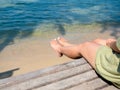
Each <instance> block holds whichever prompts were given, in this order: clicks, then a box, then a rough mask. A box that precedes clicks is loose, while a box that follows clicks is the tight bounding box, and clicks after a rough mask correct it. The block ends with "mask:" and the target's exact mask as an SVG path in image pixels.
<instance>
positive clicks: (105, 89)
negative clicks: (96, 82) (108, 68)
mask: <svg viewBox="0 0 120 90" xmlns="http://www.w3.org/2000/svg"><path fill="white" fill-rule="evenodd" d="M100 90H120V89H118V88H116V87H114V86H108V87H105V88H103V89H100Z"/></svg>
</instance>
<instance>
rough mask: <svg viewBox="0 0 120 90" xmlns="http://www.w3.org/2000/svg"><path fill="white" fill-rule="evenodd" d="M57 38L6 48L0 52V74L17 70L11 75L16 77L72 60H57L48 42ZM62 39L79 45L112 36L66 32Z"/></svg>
mask: <svg viewBox="0 0 120 90" xmlns="http://www.w3.org/2000/svg"><path fill="white" fill-rule="evenodd" d="M57 36H58V35H56V36H51V37H47V38H46V37H45V38H44V39H41V38H40V37H39V38H37V39H24V40H21V41H17V42H15V43H14V44H11V45H8V46H6V47H5V48H4V49H3V50H2V51H1V52H0V62H1V64H0V72H1V73H2V72H7V71H8V70H12V69H15V68H18V70H16V71H14V73H13V74H12V76H16V75H21V74H25V73H27V72H32V71H35V70H39V69H41V68H46V67H49V66H53V65H57V64H61V63H65V62H69V61H70V60H72V59H69V58H67V57H65V56H63V57H61V58H59V57H58V56H57V55H56V53H55V52H54V51H53V50H52V48H51V47H50V45H49V41H50V40H51V39H52V38H55V37H57ZM59 36H60V35H59ZM63 37H65V38H66V39H68V41H70V42H72V43H81V42H84V41H90V40H93V39H95V38H99V37H100V38H112V37H114V36H111V30H106V31H105V32H103V33H100V31H99V30H95V31H85V32H84V31H79V32H77V31H74V32H67V33H66V34H65V35H64V36H63ZM42 38H43V37H42Z"/></svg>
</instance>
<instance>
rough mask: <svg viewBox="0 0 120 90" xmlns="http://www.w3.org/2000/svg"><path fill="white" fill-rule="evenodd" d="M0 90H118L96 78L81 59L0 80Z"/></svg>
mask: <svg viewBox="0 0 120 90" xmlns="http://www.w3.org/2000/svg"><path fill="white" fill-rule="evenodd" d="M0 90H118V89H117V88H115V87H114V86H112V85H108V84H107V83H106V82H105V81H103V80H102V79H101V78H99V77H98V76H97V74H96V73H95V71H94V70H93V69H92V68H91V66H90V65H89V64H88V63H87V62H86V61H85V60H84V59H83V58H82V59H78V60H74V61H71V62H68V63H64V64H60V65H56V66H52V67H49V68H45V69H41V70H38V71H35V72H31V73H27V74H24V75H21V76H16V77H11V78H6V79H3V80H0Z"/></svg>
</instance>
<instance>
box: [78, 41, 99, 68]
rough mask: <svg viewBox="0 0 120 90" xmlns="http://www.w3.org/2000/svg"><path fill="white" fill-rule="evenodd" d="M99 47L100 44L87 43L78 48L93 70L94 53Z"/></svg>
mask: <svg viewBox="0 0 120 90" xmlns="http://www.w3.org/2000/svg"><path fill="white" fill-rule="evenodd" d="M100 46H101V45H100V44H97V43H94V42H87V43H84V44H82V45H81V46H80V47H81V48H80V52H81V54H82V56H83V57H84V58H85V59H86V60H87V61H88V62H89V63H90V65H91V66H92V67H93V68H95V60H96V53H97V50H98V49H99V48H100Z"/></svg>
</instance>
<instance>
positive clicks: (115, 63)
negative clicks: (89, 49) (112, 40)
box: [95, 38, 120, 88]
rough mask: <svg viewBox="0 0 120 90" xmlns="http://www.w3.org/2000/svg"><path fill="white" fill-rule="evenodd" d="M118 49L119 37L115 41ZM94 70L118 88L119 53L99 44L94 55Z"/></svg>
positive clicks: (119, 86) (119, 79)
mask: <svg viewBox="0 0 120 90" xmlns="http://www.w3.org/2000/svg"><path fill="white" fill-rule="evenodd" d="M116 46H117V48H118V49H119V50H120V38H119V39H117V42H116ZM95 70H96V72H97V73H98V74H99V75H101V76H102V77H103V78H105V79H106V80H108V81H110V82H112V83H113V84H114V85H115V86H116V87H118V88H120V53H116V52H113V51H112V49H111V48H109V47H107V46H101V47H100V48H99V49H98V51H97V55H96V68H95Z"/></svg>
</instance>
